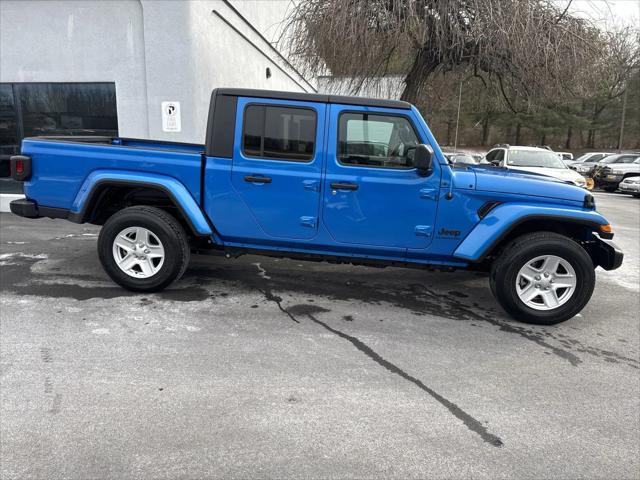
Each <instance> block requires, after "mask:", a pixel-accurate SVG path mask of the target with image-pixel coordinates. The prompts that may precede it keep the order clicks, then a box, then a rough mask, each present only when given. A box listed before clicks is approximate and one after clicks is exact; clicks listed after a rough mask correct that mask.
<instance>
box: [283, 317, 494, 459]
mask: <svg viewBox="0 0 640 480" xmlns="http://www.w3.org/2000/svg"><path fill="white" fill-rule="evenodd" d="M328 311H329V310H327V309H325V308H322V307H319V306H317V305H294V306H293V307H290V308H289V309H288V310H287V313H288V314H289V315H291V316H294V315H306V316H307V317H308V318H309V319H310V320H311V321H312V322H314V323H316V324H317V325H320V326H322V327H323V328H324V329H325V330H328V331H329V332H331V333H333V334H334V335H337V336H338V337H340V338H342V339H344V340H346V341H348V342H350V343H351V344H352V345H353V346H354V347H355V348H356V349H358V351H360V352H362V353H363V354H364V355H366V356H367V357H369V358H370V359H371V360H373V361H374V362H376V363H377V364H378V365H380V366H381V367H383V368H384V369H385V370H387V371H389V372H391V373H394V374H396V375H398V376H400V377H401V378H403V379H405V380H407V381H408V382H411V383H413V384H414V385H415V386H416V387H418V388H419V389H420V390H422V391H424V392H426V393H427V394H428V395H430V396H431V397H432V398H433V399H435V400H436V401H437V402H438V403H440V404H441V405H442V406H444V407H445V408H446V409H447V410H449V412H450V413H451V414H452V415H453V416H454V417H456V418H457V419H458V420H460V421H462V423H463V424H464V425H465V426H466V427H467V428H468V429H469V430H471V431H472V432H474V433H476V434H477V435H479V436H480V438H482V440H484V441H485V442H487V443H489V444H490V445H492V446H494V447H501V446H502V445H503V443H502V440H501V439H500V438H499V437H498V436H496V435H494V434H493V433H491V432H489V431H488V430H487V428H486V427H485V426H484V425H483V424H482V423H481V422H480V421H479V420H477V419H475V418H474V417H473V416H471V415H470V414H469V413H467V412H465V411H464V410H463V409H462V408H460V407H459V406H458V405H456V404H455V403H453V402H452V401H451V400H449V399H447V398H445V397H443V396H442V395H440V394H439V393H438V392H436V391H435V390H433V389H432V388H429V387H428V386H427V385H425V384H424V383H423V382H422V381H421V380H419V379H418V378H416V377H414V376H412V375H410V374H408V373H407V372H405V371H404V370H402V369H401V368H400V367H398V366H397V365H395V364H393V363H391V362H390V361H388V360H386V359H385V358H383V357H382V356H381V355H379V354H378V353H377V352H375V351H374V350H373V349H372V348H371V347H370V346H369V345H367V344H366V343H364V342H363V341H362V340H360V339H358V338H356V337H353V336H351V335H349V334H347V333H344V332H343V331H341V330H338V329H336V328H333V327H331V326H329V325H328V324H327V323H325V322H323V321H322V320H319V319H318V318H316V317H315V316H314V314H316V313H322V312H328Z"/></svg>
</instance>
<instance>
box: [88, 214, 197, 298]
mask: <svg viewBox="0 0 640 480" xmlns="http://www.w3.org/2000/svg"><path fill="white" fill-rule="evenodd" d="M98 255H99V257H100V263H102V266H103V268H104V269H105V271H106V272H107V274H108V275H109V277H111V279H112V280H113V281H114V282H116V283H117V284H118V285H120V286H122V287H124V288H126V289H128V290H133V291H136V292H157V291H159V290H162V289H163V288H165V287H167V286H168V285H169V284H171V283H172V282H174V281H176V280H178V279H179V278H180V277H181V276H182V274H183V273H184V271H185V270H186V268H187V265H188V264H189V255H190V251H189V242H188V239H187V235H186V233H185V232H184V229H183V228H182V226H181V225H180V223H178V221H177V220H176V219H175V218H174V217H172V216H171V215H169V214H168V213H167V212H165V211H163V210H160V209H159V208H155V207H145V206H137V207H129V208H125V209H124V210H121V211H119V212H117V213H115V214H114V215H113V216H111V217H110V218H109V219H108V220H107V221H106V223H105V224H104V226H103V227H102V230H101V231H100V236H99V237H98Z"/></svg>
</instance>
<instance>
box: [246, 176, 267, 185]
mask: <svg viewBox="0 0 640 480" xmlns="http://www.w3.org/2000/svg"><path fill="white" fill-rule="evenodd" d="M244 181H245V182H250V183H271V177H256V176H254V175H247V176H246V177H244Z"/></svg>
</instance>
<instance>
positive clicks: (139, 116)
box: [0, 0, 149, 137]
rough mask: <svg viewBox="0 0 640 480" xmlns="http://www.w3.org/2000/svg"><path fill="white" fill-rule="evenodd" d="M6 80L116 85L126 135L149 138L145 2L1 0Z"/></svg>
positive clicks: (0, 51) (1, 75)
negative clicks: (145, 55) (144, 32)
mask: <svg viewBox="0 0 640 480" xmlns="http://www.w3.org/2000/svg"><path fill="white" fill-rule="evenodd" d="M0 82H115V83H116V96H117V107H118V122H119V128H120V131H121V132H122V133H123V134H125V135H127V136H131V137H146V136H148V134H149V129H148V119H147V108H146V105H147V102H146V82H145V62H144V34H143V31H142V7H141V5H140V3H139V2H138V1H135V0H112V1H109V2H94V1H91V0H88V1H85V0H67V1H58V0H56V1H29V0H18V1H16V0H2V1H0Z"/></svg>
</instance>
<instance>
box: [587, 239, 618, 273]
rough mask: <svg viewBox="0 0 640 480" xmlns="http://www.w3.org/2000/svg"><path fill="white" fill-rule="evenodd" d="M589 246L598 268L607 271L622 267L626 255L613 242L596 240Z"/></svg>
mask: <svg viewBox="0 0 640 480" xmlns="http://www.w3.org/2000/svg"><path fill="white" fill-rule="evenodd" d="M589 246H590V248H589V253H590V254H591V258H592V259H593V263H594V264H595V266H596V267H597V266H598V265H599V266H601V267H602V268H603V269H605V270H615V269H616V268H618V267H620V265H622V260H623V259H624V253H622V250H620V247H618V246H617V245H616V244H615V243H613V242H612V241H611V240H607V239H605V238H596V239H595V241H594V242H590V245H589Z"/></svg>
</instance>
